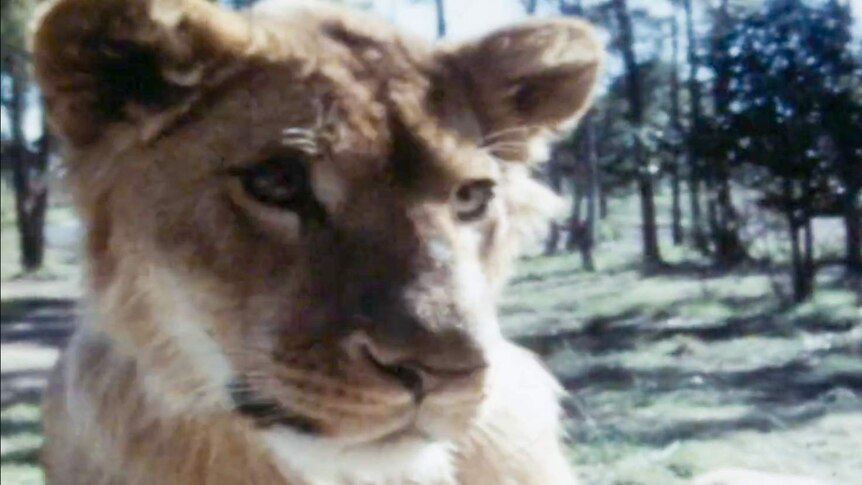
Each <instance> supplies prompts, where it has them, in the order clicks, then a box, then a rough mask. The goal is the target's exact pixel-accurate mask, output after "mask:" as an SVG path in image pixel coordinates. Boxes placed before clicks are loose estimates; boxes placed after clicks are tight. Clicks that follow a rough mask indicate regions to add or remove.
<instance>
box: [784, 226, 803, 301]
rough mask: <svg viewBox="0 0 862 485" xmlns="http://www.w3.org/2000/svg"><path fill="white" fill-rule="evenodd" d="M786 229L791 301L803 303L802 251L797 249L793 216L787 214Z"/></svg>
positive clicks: (797, 242)
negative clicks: (791, 285)
mask: <svg viewBox="0 0 862 485" xmlns="http://www.w3.org/2000/svg"><path fill="white" fill-rule="evenodd" d="M786 219H787V227H788V228H789V230H790V266H791V275H792V278H791V280H792V284H793V301H795V302H796V303H800V302H802V301H805V269H804V264H803V262H802V249H801V248H800V247H799V228H798V227H797V226H798V224H797V223H796V218H795V217H794V216H793V214H787V215H786Z"/></svg>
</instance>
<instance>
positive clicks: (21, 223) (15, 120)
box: [9, 65, 48, 272]
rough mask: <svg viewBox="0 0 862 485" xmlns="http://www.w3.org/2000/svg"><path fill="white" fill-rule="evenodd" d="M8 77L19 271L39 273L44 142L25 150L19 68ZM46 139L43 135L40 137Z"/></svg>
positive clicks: (44, 196)
mask: <svg viewBox="0 0 862 485" xmlns="http://www.w3.org/2000/svg"><path fill="white" fill-rule="evenodd" d="M12 72H13V75H12V76H10V78H9V81H10V84H11V96H12V97H11V100H10V101H11V103H10V109H9V119H10V125H11V129H10V132H11V137H12V141H11V145H12V147H11V148H10V151H11V155H12V160H13V175H12V180H13V185H14V188H15V215H16V223H17V227H18V236H19V243H20V248H21V267H22V269H23V270H24V272H32V271H35V270H37V269H39V268H40V267H41V266H42V263H43V262H44V259H45V257H44V256H45V238H44V229H45V212H46V210H47V207H48V187H47V183H46V180H45V178H46V177H45V172H46V171H47V167H48V150H47V149H48V145H47V143H48V140H47V138H44V139H43V141H42V142H40V144H39V146H38V147H37V148H38V149H39V152H38V153H35V154H34V153H33V152H31V151H30V150H29V149H28V148H27V141H26V139H25V136H24V78H25V75H24V73H23V68H22V67H21V66H19V65H15V66H14V67H13V68H12ZM44 136H45V137H47V135H46V134H45V135H44Z"/></svg>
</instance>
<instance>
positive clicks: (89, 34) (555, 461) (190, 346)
mask: <svg viewBox="0 0 862 485" xmlns="http://www.w3.org/2000/svg"><path fill="white" fill-rule="evenodd" d="M601 51H602V49H601V47H600V42H599V41H598V40H597V37H596V34H595V33H594V31H593V29H592V28H591V27H590V25H589V24H588V23H586V22H585V21H582V20H578V19H573V18H565V19H544V20H534V21H531V22H527V23H524V24H522V25H517V26H513V27H509V28H504V29H501V30H498V31H495V32H492V33H490V34H488V35H486V36H485V37H482V38H480V39H478V40H475V41H469V42H463V43H451V44H439V45H433V46H432V45H429V44H427V43H424V42H422V41H420V40H417V39H413V38H411V37H409V36H408V35H404V34H400V33H398V32H397V31H396V30H395V29H394V28H393V27H391V26H389V25H388V24H386V23H385V22H383V21H381V20H378V19H376V18H374V17H372V16H371V15H370V14H366V13H363V12H358V11H356V12H355V11H351V10H349V9H344V7H339V6H335V5H330V4H309V3H295V4H288V5H285V4H284V3H283V2H278V3H274V2H265V3H263V4H261V5H260V6H259V7H255V8H254V9H253V10H250V11H244V12H234V11H228V10H224V9H221V8H219V7H217V6H215V5H213V4H212V3H210V2H207V1H205V0H59V1H54V2H52V3H51V4H50V5H49V6H47V7H46V8H45V11H44V12H42V13H41V15H40V17H39V20H38V21H37V23H36V25H35V30H34V36H33V52H34V54H33V60H34V65H35V73H36V76H37V79H38V81H39V84H40V87H41V91H42V94H43V96H44V99H45V103H46V107H47V108H46V109H47V111H48V113H49V117H50V122H51V125H52V127H53V129H54V130H55V132H56V133H57V134H58V135H59V136H60V137H61V138H62V140H63V141H64V145H65V156H64V159H65V164H66V177H67V179H68V184H69V186H70V191H71V193H72V198H73V200H74V203H75V205H76V207H77V210H78V211H79V213H80V216H81V219H82V221H83V224H84V226H85V228H86V239H85V243H84V246H83V252H84V253H85V256H86V261H87V272H86V274H87V278H86V281H87V292H88V297H87V299H86V303H85V304H84V308H83V312H82V313H83V316H82V320H83V322H82V324H81V325H80V328H79V329H78V330H77V332H76V334H75V335H74V336H73V338H72V339H71V341H70V343H69V346H68V349H67V350H66V351H65V352H64V355H63V357H62V358H61V360H60V362H59V363H58V366H57V368H56V370H55V372H54V373H53V375H52V378H51V380H50V383H49V387H48V389H47V391H46V397H45V402H44V429H45V436H46V442H45V446H44V449H43V455H42V460H43V464H44V469H45V472H46V478H47V481H48V483H49V484H55V485H57V484H62V485H101V484H104V485H115V484H123V485H180V484H182V485H188V484H201V485H236V484H266V485H277V484H280V485H502V484H511V485H568V484H573V483H575V477H574V474H573V472H572V470H571V468H570V465H569V463H568V460H567V457H566V451H565V448H564V445H563V437H562V427H561V424H560V420H561V418H560V414H561V411H560V406H559V403H558V400H559V398H560V396H561V394H562V392H561V387H560V386H559V385H558V384H557V382H556V381H555V380H554V378H552V377H551V375H550V373H549V372H548V371H547V370H545V368H544V367H543V365H542V364H541V363H540V362H539V360H538V359H537V358H535V357H534V356H533V355H532V354H530V353H529V352H528V351H526V350H522V349H521V348H519V347H517V346H516V345H514V344H513V343H510V342H508V341H507V340H506V339H505V338H504V337H503V336H502V333H501V330H500V328H499V324H498V320H497V302H498V300H499V299H500V294H501V291H502V289H503V286H504V283H505V280H506V279H507V276H508V275H509V273H510V271H511V265H512V262H513V260H514V259H515V257H516V255H517V254H518V250H519V247H521V246H522V245H523V240H524V238H525V237H528V236H529V234H530V232H531V231H532V230H533V228H535V227H536V223H537V222H540V221H543V220H544V219H543V218H544V217H545V216H546V215H547V212H548V210H549V209H550V208H552V207H553V206H554V205H555V200H556V199H555V197H554V196H553V195H552V193H551V192H550V191H549V190H547V189H546V188H544V187H543V186H542V185H541V184H540V183H539V182H538V181H536V180H534V177H533V175H534V171H535V170H534V167H535V165H534V162H535V161H537V160H539V159H541V157H542V153H543V150H546V149H547V147H548V144H549V143H550V142H551V141H552V140H553V138H554V137H555V136H558V135H560V134H561V133H565V130H567V129H570V128H571V127H572V126H573V124H574V123H575V122H576V121H577V120H578V118H579V117H581V116H582V114H583V113H584V112H585V110H586V109H587V108H588V107H589V104H590V101H591V97H592V92H593V90H594V85H595V83H596V79H597V77H598V73H599V71H600V65H601V59H602V53H601Z"/></svg>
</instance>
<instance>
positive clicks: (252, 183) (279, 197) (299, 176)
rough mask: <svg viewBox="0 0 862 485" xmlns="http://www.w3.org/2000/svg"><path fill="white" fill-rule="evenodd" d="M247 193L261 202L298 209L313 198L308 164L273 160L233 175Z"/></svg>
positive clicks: (233, 172) (237, 171)
mask: <svg viewBox="0 0 862 485" xmlns="http://www.w3.org/2000/svg"><path fill="white" fill-rule="evenodd" d="M231 174H232V175H235V176H237V177H238V178H239V180H240V182H241V183H242V188H243V190H245V192H246V193H247V194H248V195H249V196H250V197H252V198H253V199H255V200H257V201H258V202H260V203H263V204H267V205H273V206H278V207H283V208H286V209H297V208H298V207H299V206H300V205H302V204H303V202H304V201H305V199H306V198H307V197H308V196H309V187H308V173H307V172H306V169H305V164H304V163H302V161H301V160H295V159H278V158H276V159H271V160H267V161H265V162H263V163H260V164H258V165H255V166H253V167H249V168H242V169H237V170H234V171H232V172H231Z"/></svg>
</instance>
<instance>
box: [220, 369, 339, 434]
mask: <svg viewBox="0 0 862 485" xmlns="http://www.w3.org/2000/svg"><path fill="white" fill-rule="evenodd" d="M228 392H229V394H230V397H231V400H232V401H233V405H234V408H233V410H234V412H236V413H237V414H240V415H242V416H245V417H246V418H249V419H250V420H251V421H252V422H253V423H254V424H255V426H257V427H259V428H272V427H275V426H284V427H287V428H290V429H293V430H295V431H297V432H299V433H302V434H307V435H319V434H322V430H323V427H322V426H321V425H320V423H318V422H317V421H315V420H314V419H311V418H308V417H305V416H300V415H298V414H296V413H293V412H291V411H289V410H287V409H285V408H284V407H283V406H281V405H280V404H279V403H278V402H277V401H275V400H274V399H272V398H267V397H264V396H262V395H261V394H260V393H258V392H256V391H255V390H254V389H252V388H251V387H250V386H249V385H248V383H246V382H245V381H244V380H241V379H237V380H235V381H233V382H232V383H230V384H229V385H228Z"/></svg>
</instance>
